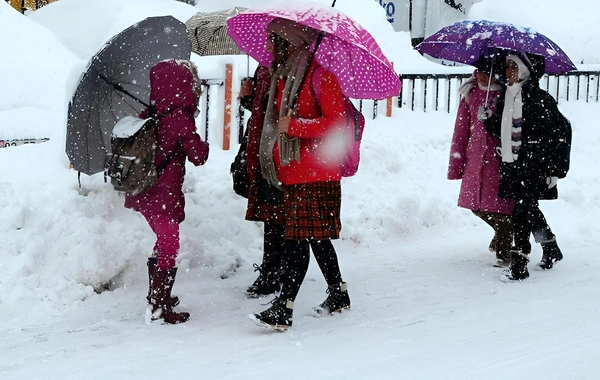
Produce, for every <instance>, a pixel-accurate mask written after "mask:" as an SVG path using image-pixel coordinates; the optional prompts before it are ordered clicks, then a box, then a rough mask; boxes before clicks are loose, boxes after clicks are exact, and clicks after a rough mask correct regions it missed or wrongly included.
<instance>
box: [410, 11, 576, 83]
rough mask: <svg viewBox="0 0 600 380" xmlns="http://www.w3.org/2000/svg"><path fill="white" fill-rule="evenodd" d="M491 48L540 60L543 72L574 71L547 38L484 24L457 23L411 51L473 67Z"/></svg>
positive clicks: (498, 24) (512, 27)
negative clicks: (531, 54)
mask: <svg viewBox="0 0 600 380" xmlns="http://www.w3.org/2000/svg"><path fill="white" fill-rule="evenodd" d="M494 48H496V49H503V50H509V51H514V52H522V53H533V54H537V55H540V56H542V57H544V62H545V64H546V72H547V73H549V74H563V73H566V72H568V71H571V70H576V69H577V68H576V67H575V65H574V64H573V62H571V60H570V59H569V57H567V55H566V54H565V52H564V51H562V49H561V48H559V47H558V45H557V44H555V43H554V42H552V40H550V39H549V38H548V37H546V36H544V35H543V34H541V33H537V32H535V31H534V30H532V29H530V28H522V27H518V26H515V25H512V24H508V23H502V22H493V21H487V20H479V21H468V20H467V21H460V22H457V23H454V24H452V25H449V26H446V27H444V28H442V29H440V30H439V31H438V32H436V33H435V34H433V35H432V36H430V37H428V38H426V39H425V41H423V42H421V43H420V44H419V45H417V47H416V48H415V49H417V50H418V51H419V52H420V53H421V54H427V55H429V56H431V57H433V58H439V59H446V60H449V61H452V62H461V63H466V64H468V65H473V64H474V63H475V62H476V61H477V59H478V58H479V57H480V56H481V55H484V54H489V53H491V52H492V51H493V50H494Z"/></svg>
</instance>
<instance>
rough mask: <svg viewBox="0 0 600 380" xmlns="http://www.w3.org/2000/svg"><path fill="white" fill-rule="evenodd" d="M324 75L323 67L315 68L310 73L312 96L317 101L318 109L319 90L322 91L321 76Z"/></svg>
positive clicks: (319, 100)
mask: <svg viewBox="0 0 600 380" xmlns="http://www.w3.org/2000/svg"><path fill="white" fill-rule="evenodd" d="M324 74H325V68H323V66H317V67H316V68H315V69H314V70H313V73H312V78H311V83H310V84H311V88H312V92H313V95H314V96H315V98H316V99H317V103H318V104H319V108H320V105H321V90H323V75H324Z"/></svg>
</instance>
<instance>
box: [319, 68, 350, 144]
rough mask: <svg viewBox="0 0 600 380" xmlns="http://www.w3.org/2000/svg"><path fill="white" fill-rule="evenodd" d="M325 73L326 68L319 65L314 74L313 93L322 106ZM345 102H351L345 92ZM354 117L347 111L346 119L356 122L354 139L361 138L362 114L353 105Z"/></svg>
mask: <svg viewBox="0 0 600 380" xmlns="http://www.w3.org/2000/svg"><path fill="white" fill-rule="evenodd" d="M323 75H325V68H324V67H323V66H317V67H316V68H315V70H314V71H313V74H312V79H311V87H312V91H313V95H314V96H315V98H316V99H317V104H318V106H319V108H321V91H322V89H323ZM342 96H343V97H344V102H350V99H348V97H347V96H346V95H344V94H342ZM351 108H352V117H351V116H350V115H348V112H346V121H347V122H349V120H350V118H352V119H353V122H354V140H355V141H358V140H360V115H359V112H358V110H357V109H356V108H355V107H354V105H352V107H351Z"/></svg>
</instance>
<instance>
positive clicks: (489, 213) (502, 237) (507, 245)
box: [448, 57, 515, 266]
mask: <svg viewBox="0 0 600 380" xmlns="http://www.w3.org/2000/svg"><path fill="white" fill-rule="evenodd" d="M494 66H495V67H493V68H492V59H491V58H489V57H484V58H482V59H481V60H480V61H479V62H478V65H477V67H478V68H477V70H475V71H474V73H473V77H472V78H471V79H470V80H469V81H467V82H466V83H465V84H463V85H462V86H461V87H460V89H459V92H460V94H461V100H460V104H459V106H458V113H457V115H456V122H455V125H454V135H453V137H452V145H451V148H450V160H449V165H448V179H451V180H454V179H462V183H461V188H460V194H459V196H458V206H460V207H464V208H466V209H469V210H471V211H472V212H473V213H474V214H475V215H477V216H478V217H480V218H481V219H482V220H483V221H485V222H486V223H487V224H488V225H490V226H491V227H492V228H493V229H494V238H493V239H492V242H491V243H490V247H489V248H490V250H491V251H493V252H495V254H496V258H497V259H498V263H497V265H502V266H506V265H508V264H509V263H510V249H511V246H512V240H513V229H512V217H511V214H512V211H513V208H514V206H515V201H514V199H511V198H501V197H500V196H499V195H498V191H499V188H500V156H499V155H498V153H497V148H498V146H499V143H500V141H499V140H498V138H496V137H494V136H492V135H490V134H489V133H487V131H486V129H485V126H484V124H483V122H482V121H480V117H481V114H482V113H484V112H488V113H489V112H494V111H495V109H496V104H497V101H498V98H499V97H500V95H501V93H502V87H501V86H500V85H498V84H496V80H495V79H494V77H493V75H492V78H490V74H489V73H490V70H491V69H493V72H495V73H496V72H497V73H502V72H503V71H504V68H503V66H502V63H501V60H500V59H495V60H494Z"/></svg>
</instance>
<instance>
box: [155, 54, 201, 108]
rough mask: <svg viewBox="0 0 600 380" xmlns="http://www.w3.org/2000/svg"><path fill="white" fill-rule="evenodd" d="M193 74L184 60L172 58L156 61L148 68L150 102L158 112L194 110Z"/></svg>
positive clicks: (195, 99)
mask: <svg viewBox="0 0 600 380" xmlns="http://www.w3.org/2000/svg"><path fill="white" fill-rule="evenodd" d="M194 83H195V80H194V75H193V74H192V72H191V71H190V69H189V68H188V66H187V65H186V64H185V62H184V61H178V60H174V59H170V60H166V61H162V62H159V63H157V64H156V65H154V66H153V67H152V69H151V70H150V103H151V104H152V105H153V106H155V107H156V111H157V113H158V114H161V113H163V112H165V111H166V110H168V109H170V110H175V109H184V110H186V111H188V112H190V113H192V114H193V113H194V112H195V111H196V107H197V105H198V99H197V97H196V95H195V94H194Z"/></svg>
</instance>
